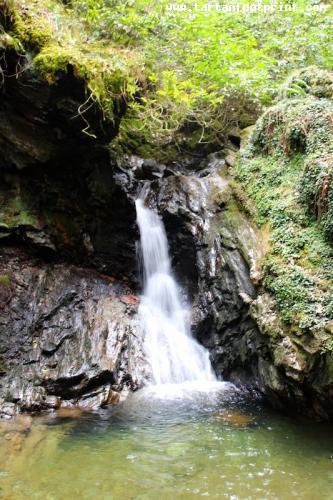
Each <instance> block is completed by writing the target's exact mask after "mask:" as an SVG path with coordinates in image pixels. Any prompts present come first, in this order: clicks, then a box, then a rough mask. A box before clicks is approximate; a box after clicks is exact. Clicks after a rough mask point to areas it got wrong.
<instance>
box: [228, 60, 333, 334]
mask: <svg viewBox="0 0 333 500" xmlns="http://www.w3.org/2000/svg"><path fill="white" fill-rule="evenodd" d="M301 75H302V76H303V77H304V78H305V79H306V81H307V86H308V89H307V92H305V93H304V95H301V94H300V93H298V94H297V95H294V96H291V95H290V96H288V98H284V99H283V100H282V101H281V102H279V103H278V104H276V105H275V106H274V107H272V108H270V109H268V110H267V111H266V112H265V113H264V115H263V116H262V117H261V118H260V119H259V120H258V122H257V124H256V127H255V129H254V131H253V133H252V135H251V137H250V140H249V142H248V143H247V144H246V145H245V147H243V149H242V152H241V157H240V159H239V161H238V164H237V165H236V167H235V172H236V177H237V180H238V181H239V182H240V184H241V185H242V186H243V188H244V189H245V191H246V194H247V196H249V198H250V199H251V200H252V201H253V202H254V203H255V206H256V214H253V215H252V217H254V218H255V219H256V221H257V223H258V224H259V225H261V226H265V227H268V228H269V230H270V241H271V249H270V252H269V253H268V256H267V258H266V263H265V277H264V285H265V288H266V289H267V290H268V291H269V292H270V293H271V294H272V295H273V296H274V298H275V300H276V303H277V305H278V308H279V310H280V316H281V319H282V320H283V321H284V323H285V325H286V326H287V327H288V329H289V331H290V332H293V333H294V334H296V335H303V334H305V333H306V332H312V333H313V334H314V335H316V336H318V335H319V332H321V331H324V329H325V327H326V325H327V324H328V322H329V321H330V319H331V318H332V316H333V250H332V246H331V245H330V243H329V242H330V241H331V242H332V241H333V188H332V186H333V183H332V180H333V121H332V116H333V102H332V100H331V99H328V97H330V95H331V94H330V92H331V90H330V89H331V83H330V82H332V81H333V79H332V73H331V72H327V71H326V72H325V71H318V72H316V71H315V70H314V69H313V68H310V69H309V70H307V71H303V72H301ZM324 84H325V85H324ZM320 85H321V87H323V85H324V86H325V92H323V91H322V90H319V87H320ZM311 89H312V90H311ZM319 336H320V335H319ZM323 338H324V336H323Z"/></svg>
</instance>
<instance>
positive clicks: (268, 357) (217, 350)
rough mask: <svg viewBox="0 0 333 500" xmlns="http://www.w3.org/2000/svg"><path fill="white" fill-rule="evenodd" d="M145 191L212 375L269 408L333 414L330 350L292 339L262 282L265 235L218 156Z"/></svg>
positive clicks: (317, 341)
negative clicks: (207, 354) (263, 399)
mask: <svg viewBox="0 0 333 500" xmlns="http://www.w3.org/2000/svg"><path fill="white" fill-rule="evenodd" d="M150 189H151V190H150V192H149V194H148V196H147V202H148V203H149V204H151V205H152V206H155V207H157V208H158V210H159V212H160V213H161V215H162V217H163V220H164V223H165V226H166V229H167V233H168V239H169V243H170V247H171V253H172V255H173V266H174V269H175V272H176V273H177V275H178V278H179V280H180V282H181V283H182V285H183V289H184V293H185V294H186V295H187V300H189V301H191V302H192V303H193V325H192V326H193V333H194V334H195V335H196V336H197V338H198V339H199V340H200V342H202V343H203V344H204V345H205V346H206V347H207V348H208V349H209V350H210V353H211V359H212V363H213V366H214V368H215V370H216V372H217V374H218V375H219V376H222V377H223V378H225V379H227V380H231V381H232V382H235V383H236V384H238V385H241V386H242V387H244V388H247V389H250V390H254V391H257V392H258V393H259V394H264V395H265V396H266V397H267V399H268V400H269V401H270V403H271V404H272V405H273V406H274V407H277V408H286V407H287V408H291V409H296V410H298V411H299V412H301V413H303V414H307V415H310V416H312V417H316V418H320V419H330V418H332V416H333V399H332V379H331V375H330V374H331V373H332V370H331V368H330V367H331V366H332V355H331V353H330V352H327V353H326V354H323V353H322V346H323V344H322V337H320V336H319V337H314V336H313V335H310V334H309V335H303V336H302V338H301V337H299V338H295V335H293V334H292V332H290V331H289V330H288V327H287V325H285V324H284V323H282V321H281V320H280V318H279V313H278V308H277V305H276V303H275V300H274V298H273V297H272V296H271V295H270V294H269V293H268V292H267V291H266V290H265V288H264V286H263V284H262V278H263V269H262V268H263V263H264V258H265V253H266V249H267V247H268V242H267V241H266V240H267V236H266V234H265V232H261V231H260V230H259V229H258V228H257V227H256V226H255V225H254V224H253V223H252V222H251V221H250V218H249V217H248V216H247V215H246V213H244V209H241V208H240V207H242V205H243V204H242V203H241V201H242V200H241V201H240V200H239V197H240V196H241V194H240V193H239V187H238V186H237V185H236V184H235V183H234V181H233V179H232V177H230V176H229V175H228V171H227V164H226V161H225V159H224V155H222V156H221V157H219V155H218V154H214V155H211V156H210V157H208V159H207V162H206V165H204V164H202V165H201V170H199V172H198V171H193V172H188V174H187V175H184V174H178V175H172V176H168V177H167V178H163V179H160V180H154V181H153V182H151V184H150ZM326 336H327V337H328V336H329V334H328V333H327V335H326Z"/></svg>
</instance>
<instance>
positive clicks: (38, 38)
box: [2, 0, 144, 121]
mask: <svg viewBox="0 0 333 500" xmlns="http://www.w3.org/2000/svg"><path fill="white" fill-rule="evenodd" d="M7 18H8V19H9V22H8V23H7V24H8V29H7V32H6V33H5V34H3V35H2V37H4V36H6V37H9V38H10V40H12V41H13V43H15V44H19V46H20V47H21V51H24V50H25V51H29V52H30V55H31V56H32V63H33V65H34V67H35V69H36V70H37V71H38V72H39V73H40V74H41V75H42V77H43V78H45V80H46V81H47V82H48V83H49V84H50V85H56V84H57V81H58V80H59V78H60V77H62V76H63V75H64V73H65V74H66V73H67V71H68V70H69V69H70V70H71V71H72V72H73V73H74V76H76V77H77V78H80V79H82V80H83V81H84V82H85V86H86V90H87V100H86V102H83V103H82V105H81V106H80V107H79V109H78V114H81V116H82V114H83V113H84V111H85V109H87V108H88V107H90V106H91V105H92V104H97V105H98V106H100V107H101V108H102V110H103V113H104V117H105V119H107V120H110V121H112V120H113V118H114V112H115V110H116V109H117V106H118V105H121V103H123V101H124V100H126V101H130V100H131V99H133V98H134V96H135V95H136V93H137V92H138V89H139V86H140V85H141V84H142V82H143V80H144V76H143V62H142V58H141V56H140V54H139V53H136V52H134V51H131V50H128V49H125V48H124V49H123V48H119V47H116V46H115V45H113V44H112V43H111V42H110V41H108V42H103V41H98V42H97V41H94V40H92V39H91V38H90V37H89V35H88V33H86V32H85V26H84V24H83V23H82V22H81V21H80V20H79V19H77V18H75V17H74V14H73V12H72V10H71V9H66V8H65V7H64V5H63V4H62V2H59V1H56V0H54V1H52V0H32V1H29V3H27V4H25V3H22V2H19V1H13V2H12V3H11V4H10V6H9V7H8V13H7Z"/></svg>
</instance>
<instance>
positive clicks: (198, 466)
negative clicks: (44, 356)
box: [0, 383, 333, 500]
mask: <svg viewBox="0 0 333 500" xmlns="http://www.w3.org/2000/svg"><path fill="white" fill-rule="evenodd" d="M0 439H1V451H0V461H1V463H0V466H1V470H0V488H1V490H0V492H1V495H0V498H6V499H21V498H22V499H26V498H36V499H62V500H63V499H64V500H67V499H72V498H73V497H76V498H79V499H156V498H157V499H174V498H175V499H182V498H184V499H187V498H189V499H190V498H199V497H203V496H208V497H211V498H229V499H289V498H304V499H330V498H333V462H332V458H331V457H332V456H333V433H332V427H331V426H328V425H326V424H313V423H309V422H306V421H302V420H300V419H298V418H297V419H291V418H287V417H283V416H281V415H278V414H276V413H273V412H271V411H268V410H267V409H264V408H263V407H262V406H260V405H259V404H254V403H253V402H252V403H250V402H249V401H247V400H246V399H245V398H244V397H243V396H242V395H241V393H240V392H239V391H237V390H236V388H235V387H234V386H232V384H226V383H210V384H208V385H207V384H205V385H204V386H200V385H199V386H198V384H196V385H195V387H193V386H190V385H189V384H181V385H178V386H177V387H175V386H164V387H153V388H146V389H144V390H142V391H139V392H138V393H136V394H133V395H132V396H130V397H129V398H128V400H127V401H125V402H124V403H122V404H120V405H118V406H115V407H113V408H111V409H109V410H105V411H104V412H101V413H99V414H81V415H76V416H75V417H70V415H66V414H65V413H60V414H59V415H56V414H54V415H53V416H49V417H43V418H38V419H34V420H33V421H32V423H31V421H30V420H29V417H24V418H22V417H21V419H19V420H18V421H17V422H14V423H3V424H2V426H0Z"/></svg>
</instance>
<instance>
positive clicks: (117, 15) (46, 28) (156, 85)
mask: <svg viewBox="0 0 333 500" xmlns="http://www.w3.org/2000/svg"><path fill="white" fill-rule="evenodd" d="M171 3H173V4H174V5H177V4H185V5H186V7H187V11H186V12H179V11H173V12H170V10H168V8H167V7H168V6H169V5H170V1H169V0H157V1H156V2H153V3H152V2H150V1H148V0H136V1H134V0H71V1H70V2H62V1H61V0H31V1H29V2H27V1H26V0H6V5H7V4H8V5H10V9H9V10H10V15H9V17H10V18H11V21H12V25H13V26H12V29H11V32H9V33H8V31H9V30H8V29H7V28H8V27H7V28H6V29H5V31H6V34H7V35H9V36H11V37H13V39H15V40H17V41H18V42H19V43H20V44H22V45H23V46H24V47H25V48H26V49H29V50H31V51H32V52H33V54H34V56H35V59H34V62H35V64H36V67H37V68H38V69H39V70H40V71H41V72H42V73H43V75H45V76H46V77H47V78H48V80H49V81H50V82H54V81H56V79H57V74H58V72H59V71H65V70H66V63H68V64H71V65H72V66H74V69H75V71H76V73H77V74H78V76H80V77H82V78H84V79H85V81H86V82H87V98H88V97H90V99H91V100H92V101H94V102H97V103H98V104H99V105H101V106H102V108H103V110H104V112H105V116H106V118H108V119H112V115H113V103H114V101H115V100H116V99H117V97H118V96H121V98H122V99H125V100H126V102H127V103H128V104H129V108H130V109H129V113H128V115H127V117H126V119H125V120H123V123H122V131H121V136H120V137H119V143H120V144H124V142H125V141H127V140H129V138H132V139H133V142H134V143H142V142H147V143H150V144H151V143H153V144H156V143H157V144H167V143H170V142H171V141H176V142H179V141H180V142H181V137H183V135H182V134H180V136H179V131H188V132H189V133H190V134H189V135H191V134H192V133H193V134H194V136H195V141H196V142H201V143H216V142H217V143H221V142H223V139H224V137H225V134H226V132H227V131H228V130H229V129H230V128H231V127H233V126H239V125H240V126H242V127H243V126H247V125H249V124H250V123H252V122H253V121H254V120H255V119H256V117H257V116H258V113H259V112H260V109H261V106H262V105H266V104H267V103H269V102H271V100H272V99H273V98H274V96H275V95H276V94H277V89H278V85H279V83H280V82H281V80H282V79H283V78H284V77H285V76H286V75H287V74H288V73H290V71H292V70H294V69H295V68H298V67H305V66H308V65H309V64H317V65H319V66H321V67H327V66H330V64H331V63H332V54H331V51H330V50H329V47H330V33H331V28H332V24H333V22H332V18H333V16H332V13H333V6H328V8H327V9H326V11H325V12H324V11H319V12H312V13H309V12H307V11H306V6H309V5H310V6H315V5H316V4H317V3H318V2H317V0H297V2H296V4H297V10H296V11H294V12H291V13H285V12H279V11H276V12H274V13H273V14H264V13H260V14H256V13H252V14H251V13H248V12H236V13H235V12H232V13H230V12H221V11H220V12H217V11H216V9H215V8H211V9H210V10H207V8H206V6H207V2H206V1H205V0H198V1H197V2H196V5H197V8H196V10H194V9H193V6H194V3H193V2H192V1H189V0H184V1H182V2H180V1H178V0H175V1H174V2H171ZM238 3H239V5H240V6H241V7H244V5H246V4H248V1H247V0H239V2H238ZM270 3H271V2H270V1H268V0H264V1H263V5H268V4H270ZM281 4H282V5H285V4H286V5H287V4H288V1H287V0H282V1H281ZM212 5H213V4H212ZM191 8H192V10H191ZM7 17H8V16H7ZM305 33H306V35H305ZM307 85H308V83H307V81H306V77H301V78H300V79H299V81H296V80H295V81H294V80H293V81H291V82H290V84H289V86H288V88H287V90H286V93H287V94H288V95H289V94H290V95H295V94H298V95H303V94H304V92H307V90H306V89H307ZM90 104H91V101H89V102H88V105H90ZM84 108H85V105H84V103H83V109H84Z"/></svg>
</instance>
